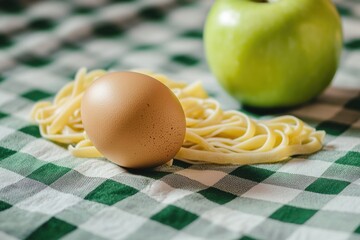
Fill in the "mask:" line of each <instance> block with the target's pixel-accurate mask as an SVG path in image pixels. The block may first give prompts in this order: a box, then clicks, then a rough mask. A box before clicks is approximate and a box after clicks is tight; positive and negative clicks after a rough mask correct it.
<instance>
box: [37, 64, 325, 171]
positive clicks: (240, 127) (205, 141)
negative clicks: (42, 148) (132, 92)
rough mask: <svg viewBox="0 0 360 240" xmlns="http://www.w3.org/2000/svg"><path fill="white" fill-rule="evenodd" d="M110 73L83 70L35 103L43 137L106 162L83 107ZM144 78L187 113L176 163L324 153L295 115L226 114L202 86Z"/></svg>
mask: <svg viewBox="0 0 360 240" xmlns="http://www.w3.org/2000/svg"><path fill="white" fill-rule="evenodd" d="M106 73H107V72H106V71H104V70H95V71H91V72H87V71H86V69H80V70H79V71H78V73H77V74H76V77H75V80H74V81H73V82H70V83H69V84H67V85H65V86H64V87H63V88H62V89H61V90H60V91H59V92H58V94H57V95H56V97H55V99H54V101H53V102H45V101H42V102H38V103H37V104H35V106H34V107H33V109H32V112H31V119H32V120H33V121H35V122H36V123H37V124H39V128H40V133H41V135H42V136H43V137H44V138H46V139H49V140H52V141H54V142H58V143H65V144H69V147H68V149H69V151H70V152H71V153H72V154H73V155H74V156H77V157H102V154H101V153H100V152H99V151H98V150H97V149H96V148H95V147H94V145H93V144H92V143H91V141H90V140H89V139H88V138H87V136H86V133H85V131H84V128H83V125H82V121H81V112H80V106H81V100H82V96H83V94H84V91H85V90H86V89H87V87H89V86H90V84H91V83H92V82H93V81H96V79H97V78H99V77H101V76H103V75H104V74H106ZM142 73H144V74H147V75H150V76H152V77H154V78H156V79H157V80H159V81H160V82H162V83H163V84H165V85H166V86H167V87H169V88H170V89H171V90H172V91H173V93H174V94H175V95H176V96H177V97H178V99H179V101H180V103H181V105H182V107H183V109H184V112H185V116H186V135H185V140H184V143H183V146H182V147H181V149H180V151H179V152H178V153H177V155H176V159H179V160H183V161H188V162H192V163H216V164H240V165H245V164H257V163H273V162H279V161H283V160H285V159H287V158H289V157H290V156H293V155H299V154H310V153H313V152H316V151H318V150H320V149H321V148H322V145H323V139H324V136H325V132H324V131H316V129H314V128H312V127H310V126H309V125H307V124H305V123H304V122H303V121H301V120H300V119H298V118H296V117H294V116H282V117H276V118H273V119H271V120H254V119H251V118H249V117H248V116H247V115H246V114H244V113H241V112H239V111H233V110H230V111H224V110H223V109H222V108H221V106H220V104H219V102H217V101H216V100H215V99H212V98H209V96H208V95H207V93H206V91H205V89H204V88H203V87H202V85H201V82H195V83H192V84H186V83H182V82H176V81H172V80H170V79H168V78H167V77H165V76H164V75H160V74H154V73H149V72H142Z"/></svg>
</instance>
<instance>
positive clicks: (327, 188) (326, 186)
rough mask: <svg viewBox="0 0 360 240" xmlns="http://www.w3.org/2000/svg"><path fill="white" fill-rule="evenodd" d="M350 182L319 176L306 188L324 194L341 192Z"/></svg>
mask: <svg viewBox="0 0 360 240" xmlns="http://www.w3.org/2000/svg"><path fill="white" fill-rule="evenodd" d="M349 184H350V183H349V182H345V181H340V180H335V179H328V178H318V179H317V180H316V181H315V182H313V183H312V184H310V185H309V186H308V187H307V188H306V189H305V190H306V191H310V192H316V193H322V194H339V193H340V192H341V191H342V190H344V188H346V187H347V186H348V185H349Z"/></svg>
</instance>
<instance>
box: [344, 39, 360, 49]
mask: <svg viewBox="0 0 360 240" xmlns="http://www.w3.org/2000/svg"><path fill="white" fill-rule="evenodd" d="M344 46H345V48H347V49H350V50H353V49H359V48H360V39H352V40H350V41H347V42H346V43H345V44H344Z"/></svg>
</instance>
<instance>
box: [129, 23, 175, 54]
mask: <svg viewBox="0 0 360 240" xmlns="http://www.w3.org/2000/svg"><path fill="white" fill-rule="evenodd" d="M128 34H129V35H128V36H129V39H131V40H132V41H135V42H136V43H142V44H159V43H162V42H166V41H167V40H169V39H172V35H173V34H174V33H173V31H170V29H167V27H166V25H160V24H156V23H146V22H145V23H143V24H141V25H139V26H138V27H136V28H132V29H130V31H129V32H128ZM156 52H157V53H158V51H156ZM157 55H158V54H157ZM157 55H154V58H153V60H156V58H157V57H158V56H157Z"/></svg>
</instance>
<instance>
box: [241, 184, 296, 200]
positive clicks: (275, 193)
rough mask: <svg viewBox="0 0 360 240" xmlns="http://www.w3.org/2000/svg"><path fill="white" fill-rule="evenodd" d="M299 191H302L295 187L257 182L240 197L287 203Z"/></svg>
mask: <svg viewBox="0 0 360 240" xmlns="http://www.w3.org/2000/svg"><path fill="white" fill-rule="evenodd" d="M301 192H302V191H300V190H297V189H291V188H287V187H280V186H275V185H270V184H265V183H259V184H258V185H256V186H254V187H253V188H251V189H250V190H249V191H247V192H246V193H244V194H243V195H242V197H247V198H255V199H260V200H264V201H271V202H278V203H288V202H290V201H291V200H293V199H294V198H295V197H296V196H297V195H298V194H299V193H301Z"/></svg>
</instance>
